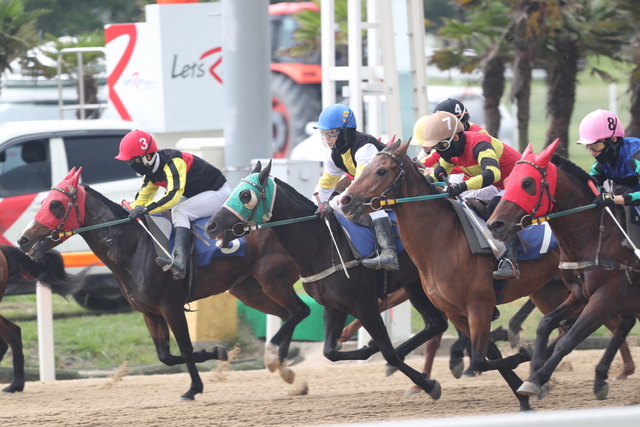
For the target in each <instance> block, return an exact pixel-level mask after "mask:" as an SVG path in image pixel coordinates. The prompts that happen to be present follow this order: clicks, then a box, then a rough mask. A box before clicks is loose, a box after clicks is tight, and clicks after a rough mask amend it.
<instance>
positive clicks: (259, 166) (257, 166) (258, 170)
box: [251, 160, 262, 173]
mask: <svg viewBox="0 0 640 427" xmlns="http://www.w3.org/2000/svg"><path fill="white" fill-rule="evenodd" d="M261 170H262V163H261V162H260V160H258V161H257V163H256V165H255V166H254V167H253V170H252V171H251V173H258V172H260V171H261Z"/></svg>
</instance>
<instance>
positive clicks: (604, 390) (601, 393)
mask: <svg viewBox="0 0 640 427" xmlns="http://www.w3.org/2000/svg"><path fill="white" fill-rule="evenodd" d="M595 395H596V399H598V400H605V399H606V398H607V396H608V395H609V384H607V383H604V385H603V386H602V387H601V388H600V390H598V391H596V392H595Z"/></svg>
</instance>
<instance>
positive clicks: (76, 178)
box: [67, 166, 82, 188]
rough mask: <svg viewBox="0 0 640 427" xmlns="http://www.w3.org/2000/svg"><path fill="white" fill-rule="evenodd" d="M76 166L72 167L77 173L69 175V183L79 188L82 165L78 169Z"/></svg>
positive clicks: (72, 186)
mask: <svg viewBox="0 0 640 427" xmlns="http://www.w3.org/2000/svg"><path fill="white" fill-rule="evenodd" d="M75 169H76V168H75V167H74V168H73V169H72V171H74V172H75V173H74V174H73V175H72V176H71V177H69V179H68V180H67V185H68V186H69V187H70V188H78V183H79V182H80V175H81V174H82V166H80V168H78V170H77V171H76V170H75Z"/></svg>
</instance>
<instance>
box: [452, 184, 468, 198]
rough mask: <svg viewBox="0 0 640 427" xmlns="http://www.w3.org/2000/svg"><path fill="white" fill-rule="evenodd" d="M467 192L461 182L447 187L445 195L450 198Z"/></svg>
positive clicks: (465, 186) (465, 185)
mask: <svg viewBox="0 0 640 427" xmlns="http://www.w3.org/2000/svg"><path fill="white" fill-rule="evenodd" d="M465 191H467V183H466V182H461V183H460V184H451V185H450V186H448V187H447V194H448V195H449V196H451V197H456V196H459V195H460V194H462V193H463V192H465Z"/></svg>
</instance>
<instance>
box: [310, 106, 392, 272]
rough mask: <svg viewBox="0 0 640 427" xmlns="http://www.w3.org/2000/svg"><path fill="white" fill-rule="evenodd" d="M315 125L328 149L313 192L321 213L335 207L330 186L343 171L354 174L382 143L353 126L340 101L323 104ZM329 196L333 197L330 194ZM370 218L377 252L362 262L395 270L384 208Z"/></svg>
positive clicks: (348, 109)
mask: <svg viewBox="0 0 640 427" xmlns="http://www.w3.org/2000/svg"><path fill="white" fill-rule="evenodd" d="M316 129H319V130H320V135H321V136H322V141H323V143H324V144H325V145H326V146H327V147H329V148H330V149H331V154H330V155H329V158H328V159H327V160H326V161H325V162H324V173H323V174H322V176H321V177H320V180H319V181H318V185H317V186H316V189H315V193H316V194H317V195H318V197H319V198H320V202H321V203H320V206H319V207H318V210H317V211H316V213H319V214H320V215H322V216H323V217H325V216H326V215H328V214H330V213H332V212H333V210H334V209H335V208H337V203H336V202H334V201H331V203H330V202H328V200H329V198H330V197H331V195H332V193H333V190H334V188H335V186H336V184H337V183H338V181H340V178H341V177H342V176H343V175H344V174H347V173H348V174H350V175H352V176H353V177H354V179H355V178H358V176H360V174H361V173H362V170H363V169H364V168H365V166H367V165H368V164H369V163H371V161H372V160H373V158H374V157H375V156H376V154H378V152H379V151H381V150H382V149H383V148H384V147H385V146H384V144H382V143H381V142H380V141H378V140H377V139H376V138H374V137H373V136H371V135H368V134H366V133H362V132H358V131H357V130H356V118H355V116H354V114H353V111H351V109H350V108H349V107H347V106H346V105H344V104H333V105H330V106H328V107H327V108H325V109H324V110H323V111H322V112H321V113H320V117H319V118H318V124H317V125H316ZM333 200H336V198H334V199H333ZM369 216H370V217H371V219H372V220H373V229H374V231H375V233H376V242H377V243H378V248H379V255H378V256H377V257H375V258H371V259H365V260H363V261H362V265H364V266H365V267H368V268H372V269H380V268H385V269H387V270H398V269H399V268H400V266H399V264H398V256H397V252H396V238H395V233H394V232H393V228H392V226H391V220H390V219H389V216H388V215H387V213H386V212H385V211H384V210H379V211H376V212H373V213H371V214H369Z"/></svg>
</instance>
